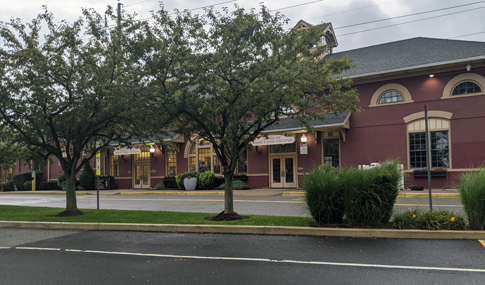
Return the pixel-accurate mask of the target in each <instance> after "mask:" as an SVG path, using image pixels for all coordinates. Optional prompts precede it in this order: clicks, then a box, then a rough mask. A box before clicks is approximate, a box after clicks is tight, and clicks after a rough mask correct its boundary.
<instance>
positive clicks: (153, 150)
mask: <svg viewBox="0 0 485 285" xmlns="http://www.w3.org/2000/svg"><path fill="white" fill-rule="evenodd" d="M150 153H151V154H152V157H153V158H155V160H157V158H156V157H155V155H154V153H155V148H154V147H153V145H151V146H150Z"/></svg>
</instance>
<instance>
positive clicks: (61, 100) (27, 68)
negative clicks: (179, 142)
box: [0, 7, 143, 215]
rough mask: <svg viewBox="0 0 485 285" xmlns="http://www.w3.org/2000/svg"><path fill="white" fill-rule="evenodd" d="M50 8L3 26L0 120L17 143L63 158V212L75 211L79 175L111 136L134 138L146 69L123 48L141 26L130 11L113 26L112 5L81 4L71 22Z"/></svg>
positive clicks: (1, 30)
mask: <svg viewBox="0 0 485 285" xmlns="http://www.w3.org/2000/svg"><path fill="white" fill-rule="evenodd" d="M44 9H45V11H44V13H42V14H40V15H39V16H38V17H37V18H36V19H34V20H32V22H30V23H27V24H23V23H21V21H20V19H16V20H11V21H10V22H8V23H3V22H2V23H0V38H1V40H2V41H3V42H4V46H3V47H0V124H1V125H2V126H4V127H5V128H6V131H7V132H10V133H15V134H16V136H15V140H14V141H15V143H16V144H17V145H19V146H26V147H29V148H31V149H34V148H36V149H38V150H39V152H40V153H41V154H42V155H44V156H49V155H53V156H55V157H57V159H58V160H59V162H60V164H61V167H62V170H63V172H64V173H65V175H66V176H67V177H68V179H67V182H68V188H67V191H66V211H65V212H66V213H64V214H66V215H76V214H81V212H80V211H79V210H78V208H77V200H76V193H75V182H76V174H77V173H78V172H79V170H80V169H81V168H82V166H83V165H84V164H85V163H86V162H87V161H88V160H90V159H92V158H93V156H94V155H95V154H96V152H98V151H100V150H103V149H104V148H105V147H106V146H107V145H108V144H109V142H110V141H113V140H115V141H123V140H126V139H129V137H128V136H126V133H129V131H130V130H129V127H130V126H131V125H130V122H131V121H132V118H133V117H134V116H137V115H138V113H140V110H139V109H137V106H140V107H141V106H142V105H141V104H140V102H141V101H142V98H141V96H139V94H141V90H142V89H143V86H142V85H141V84H139V79H140V78H139V75H138V74H139V73H140V72H138V71H137V70H136V68H137V66H136V64H134V63H133V62H131V59H132V58H133V57H132V56H131V55H130V53H129V50H130V49H128V48H127V47H126V45H125V43H126V42H128V40H127V38H128V37H130V35H132V34H133V31H135V30H136V28H137V25H139V24H136V23H134V22H133V20H132V17H131V16H129V15H125V18H124V21H123V24H122V25H120V26H116V25H115V27H109V26H107V25H106V21H107V20H109V22H110V23H114V22H116V19H117V17H116V15H115V14H116V13H114V11H113V10H112V9H111V7H108V9H107V11H106V13H105V15H100V14H98V13H96V12H95V11H93V10H88V9H83V11H82V12H83V16H82V17H81V18H79V19H78V20H76V21H75V22H74V23H72V24H68V23H67V22H65V21H61V22H60V23H56V22H55V21H54V18H53V15H52V13H50V12H49V11H48V10H47V8H46V7H44ZM83 154H84V155H83Z"/></svg>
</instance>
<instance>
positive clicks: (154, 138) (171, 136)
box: [109, 130, 183, 146]
mask: <svg viewBox="0 0 485 285" xmlns="http://www.w3.org/2000/svg"><path fill="white" fill-rule="evenodd" d="M160 139H162V140H163V141H164V142H180V141H179V140H180V135H178V134H177V133H175V132H174V131H170V130H169V131H167V135H166V134H159V135H151V136H149V137H148V138H146V139H142V140H140V139H132V140H131V141H130V142H131V144H132V145H133V144H153V143H158V142H160ZM182 142H183V141H182ZM109 145H111V146H118V145H120V143H119V142H116V141H113V142H111V143H110V144H109Z"/></svg>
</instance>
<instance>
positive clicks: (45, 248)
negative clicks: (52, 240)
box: [15, 246, 61, 251]
mask: <svg viewBox="0 0 485 285" xmlns="http://www.w3.org/2000/svg"><path fill="white" fill-rule="evenodd" d="M15 249H31V250H54V251H55V250H61V249H60V248H49V247H23V246H17V247H15Z"/></svg>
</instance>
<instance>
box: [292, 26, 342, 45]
mask: <svg viewBox="0 0 485 285" xmlns="http://www.w3.org/2000/svg"><path fill="white" fill-rule="evenodd" d="M313 26H314V25H312V24H310V23H308V22H306V21H304V20H300V21H298V23H296V25H295V26H294V27H293V28H292V30H294V29H296V30H307V29H310V28H311V27H313ZM316 26H317V27H321V28H322V31H323V32H322V35H323V36H325V42H326V45H327V46H330V47H336V46H338V42H337V38H336V37H335V32H334V31H333V27H332V23H322V24H319V25H316Z"/></svg>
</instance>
